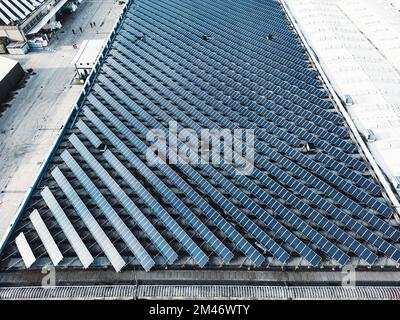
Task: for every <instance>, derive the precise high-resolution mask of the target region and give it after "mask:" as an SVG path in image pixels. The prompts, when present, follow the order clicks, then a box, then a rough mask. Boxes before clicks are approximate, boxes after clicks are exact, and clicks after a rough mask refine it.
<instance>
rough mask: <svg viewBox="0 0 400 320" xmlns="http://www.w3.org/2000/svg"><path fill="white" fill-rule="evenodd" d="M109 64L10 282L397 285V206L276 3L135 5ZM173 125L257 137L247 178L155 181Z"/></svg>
mask: <svg viewBox="0 0 400 320" xmlns="http://www.w3.org/2000/svg"><path fill="white" fill-rule="evenodd" d="M104 57H105V58H104V60H103V61H102V63H101V67H100V68H96V69H95V70H96V72H95V73H94V74H92V75H91V76H90V77H89V83H88V85H87V87H86V88H87V89H88V90H85V96H84V98H83V99H80V100H79V101H78V103H77V108H78V110H79V111H77V112H76V113H75V114H73V115H71V118H70V121H69V123H68V125H67V126H66V128H65V130H64V131H63V134H62V136H61V138H60V140H59V143H58V145H57V147H56V148H55V150H54V152H53V154H52V157H51V158H50V159H49V162H48V164H47V165H46V167H45V168H46V169H45V170H44V171H43V174H42V175H41V177H40V179H39V180H38V181H37V183H36V184H35V187H34V188H33V191H32V193H31V195H30V196H29V198H28V199H27V201H26V203H25V205H24V206H23V207H22V209H21V211H20V214H19V216H18V219H17V220H18V221H17V222H16V224H15V225H14V227H13V229H12V231H11V233H10V234H9V236H8V238H7V241H6V245H5V246H4V247H3V250H2V253H1V256H0V270H2V271H3V273H2V277H3V278H2V279H3V281H5V280H4V277H5V275H6V274H7V272H13V277H14V278H13V279H17V278H18V276H20V277H25V276H26V277H28V278H30V277H33V274H32V272H35V270H36V271H39V273H40V270H41V268H42V267H44V266H48V265H55V264H56V265H57V270H58V275H57V279H61V278H62V277H63V276H62V273H63V272H66V273H65V275H66V278H65V279H70V281H72V279H73V278H75V279H77V278H79V279H80V280H78V282H79V281H80V282H81V283H83V284H84V283H85V281H86V280H87V281H90V279H96V283H102V282H103V281H104V282H107V281H111V280H112V281H113V283H115V282H118V279H120V280H121V281H122V279H125V280H126V279H127V278H124V277H131V276H132V273H129V270H138V272H141V270H146V271H149V272H148V273H147V274H148V276H147V277H148V278H147V280H148V281H152V280H151V277H152V275H154V277H155V278H154V279H156V278H157V279H158V280H157V281H159V282H162V281H168V277H167V276H166V274H164V273H163V272H164V269H166V268H168V269H173V270H177V272H182V276H183V275H185V276H188V274H191V273H190V272H194V273H196V272H197V271H200V270H218V272H216V274H218V276H217V277H218V281H224V279H229V270H232V269H234V270H248V269H253V270H256V271H260V272H263V271H266V270H282V268H289V269H291V270H298V269H300V270H303V271H304V269H305V270H310V269H311V270H314V271H319V270H325V271H326V269H327V268H328V269H332V268H335V267H336V268H337V267H341V266H343V265H352V266H354V267H357V268H360V269H363V268H365V269H367V267H368V268H369V267H379V268H381V267H382V268H384V269H385V270H386V271H392V270H393V271H395V270H396V267H398V265H399V262H400V248H399V239H400V230H399V228H398V225H397V224H396V221H395V220H394V218H393V214H394V210H393V207H392V205H391V203H389V201H388V200H387V195H386V194H385V191H384V189H383V188H382V186H381V185H380V182H379V181H378V180H377V179H376V178H375V174H374V172H373V171H372V170H371V167H370V164H369V163H368V162H367V161H366V160H365V157H364V155H363V154H362V152H361V151H360V150H361V149H360V147H359V146H358V145H357V143H356V142H355V139H354V137H353V136H352V134H351V132H350V130H349V128H348V127H347V125H346V123H345V121H344V118H343V116H342V115H341V114H340V113H339V112H338V109H337V108H336V106H335V103H334V101H333V100H332V98H331V97H330V94H329V92H328V90H327V89H326V87H325V85H324V83H323V82H322V81H321V78H320V75H319V73H318V71H317V70H316V69H315V67H314V65H313V63H312V62H311V60H310V58H309V56H308V54H307V52H306V50H305V48H304V46H303V45H302V43H301V41H300V38H299V37H298V35H297V34H296V32H295V31H294V28H293V26H292V24H291V23H290V21H289V20H288V18H287V16H286V14H285V11H284V10H283V8H282V7H281V5H280V3H279V2H277V1H272V0H269V1H262V2H258V1H252V2H249V1H244V0H239V1H237V0H236V1H230V0H228V1H227V0H224V1H222V0H218V1H215V0H212V1H211V0H190V1H189V0H179V1H178V0H162V1H159V0H158V1H155V0H140V1H135V3H130V4H128V5H127V9H126V11H125V14H124V16H123V18H122V20H121V23H119V24H117V26H116V30H115V32H114V33H113V34H112V37H111V41H110V42H109V45H108V46H107V48H106V49H105V51H104ZM171 121H176V122H177V123H178V124H179V127H178V128H179V129H182V128H191V129H193V130H194V131H195V132H197V133H198V132H200V131H201V129H202V128H210V129H229V130H232V131H233V130H235V129H243V128H244V129H253V130H254V132H255V135H256V136H255V143H254V146H255V150H254V168H253V169H252V170H251V173H250V174H249V175H243V174H238V170H237V169H238V168H237V167H235V166H233V165H230V164H223V165H217V164H215V165H194V166H191V165H187V164H182V163H180V162H178V163H176V164H171V163H170V162H169V163H168V164H156V165H155V166H152V165H151V164H150V163H149V161H148V160H149V158H148V153H147V152H148V150H149V149H148V146H149V143H148V142H149V141H148V138H149V136H150V134H151V133H154V131H151V130H152V129H158V130H159V132H164V133H165V132H166V131H167V130H168V129H169V127H170V126H171V123H172V122H171ZM235 139H237V138H235ZM152 141H153V142H154V141H156V140H154V139H153V140H152ZM178 144H179V143H178ZM171 152H172V151H171V150H169V155H170V156H171V155H172V153H171ZM146 155H147V156H146ZM21 233H23V234H24V236H25V238H26V239H27V242H28V244H29V246H30V248H31V250H32V252H33V254H34V256H35V258H36V261H35V262H34V263H33V264H32V266H31V267H30V268H29V270H26V266H25V265H24V263H23V259H22V257H21V252H19V250H18V248H17V246H16V244H15V238H16V237H17V236H19V235H20V234H21ZM59 253H61V254H62V256H63V259H62V260H61V261H60V262H59V259H58V256H59ZM85 269H86V270H85ZM101 270H106V273H103V272H101ZM187 270H191V271H190V272H188V273H185V271H187ZM115 271H119V273H115ZM125 271H127V273H125ZM220 272H222V273H223V272H226V276H223V275H221V273H220ZM293 272H296V271H293ZM72 273H73V275H72ZM16 274H17V275H18V276H16V277H15V275H16ZM85 274H86V275H87V276H85ZM106 274H107V275H106ZM138 274H140V273H138ZM313 274H314V273H313ZM381 275H382V273H381ZM385 276H386V275H385ZM135 277H136V276H135ZM143 277H146V276H143ZM242 277H244V278H243V279H245V278H246V272H244V273H243V275H242ZM249 277H250V274H249ZM388 277H389V278H390V275H389V276H388ZM32 279H33V278H32ZM154 279H153V281H154ZM162 279H164V280H162ZM234 279H236V278H234ZM260 279H261V278H260ZM231 280H232V279H231ZM248 280H249V279H247V280H246V281H248ZM66 281H68V280H66ZM132 281H133V280H132ZM200 281H201V280H200ZM289 281H290V280H289ZM319 281H321V282H325V281H326V282H327V281H329V276H328V277H327V278H324V279H322V278H321V280H319Z"/></svg>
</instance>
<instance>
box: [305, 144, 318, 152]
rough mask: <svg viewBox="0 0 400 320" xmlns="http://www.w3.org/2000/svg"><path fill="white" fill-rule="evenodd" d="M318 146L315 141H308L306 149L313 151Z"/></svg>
mask: <svg viewBox="0 0 400 320" xmlns="http://www.w3.org/2000/svg"><path fill="white" fill-rule="evenodd" d="M316 147H317V146H316V145H315V143H314V142H306V144H305V145H304V150H306V151H307V152H312V151H315V149H316Z"/></svg>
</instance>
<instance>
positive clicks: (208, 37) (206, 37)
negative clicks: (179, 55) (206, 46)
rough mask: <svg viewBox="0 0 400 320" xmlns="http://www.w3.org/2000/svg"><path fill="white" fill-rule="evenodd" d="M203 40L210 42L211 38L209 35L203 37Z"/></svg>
mask: <svg viewBox="0 0 400 320" xmlns="http://www.w3.org/2000/svg"><path fill="white" fill-rule="evenodd" d="M201 38H202V39H203V40H206V41H208V40H210V36H209V35H208V34H205V35H203V36H202V37H201Z"/></svg>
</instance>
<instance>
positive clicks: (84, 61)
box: [72, 39, 105, 69]
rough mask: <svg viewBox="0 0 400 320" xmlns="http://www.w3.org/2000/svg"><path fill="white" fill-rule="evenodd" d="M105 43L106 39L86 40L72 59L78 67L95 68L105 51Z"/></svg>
mask: <svg viewBox="0 0 400 320" xmlns="http://www.w3.org/2000/svg"><path fill="white" fill-rule="evenodd" d="M104 45H105V40H104V39H96V40H84V41H83V42H82V43H81V45H80V47H79V51H78V53H77V54H76V55H75V57H74V59H73V60H72V64H74V65H75V66H76V67H77V68H88V69H91V68H93V67H94V65H95V64H96V62H97V60H98V58H99V55H100V54H101V52H102V51H103V47H104Z"/></svg>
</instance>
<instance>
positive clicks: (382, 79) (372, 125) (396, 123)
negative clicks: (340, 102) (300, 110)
mask: <svg viewBox="0 0 400 320" xmlns="http://www.w3.org/2000/svg"><path fill="white" fill-rule="evenodd" d="M285 2H286V3H287V4H288V6H289V8H290V10H291V12H292V14H293V15H294V17H295V19H296V20H297V23H298V25H299V26H300V28H301V29H302V31H303V33H304V35H305V37H306V39H307V42H308V43H309V45H310V46H311V47H312V48H313V50H314V52H315V53H316V55H317V56H318V58H319V61H320V63H321V65H322V67H323V69H324V71H325V72H326V74H327V76H328V78H329V79H330V81H331V82H332V85H333V86H334V88H335V90H336V91H337V92H338V94H339V95H340V96H341V97H344V96H345V95H350V96H351V97H352V99H353V101H354V104H353V105H352V106H348V107H347V111H348V113H349V114H350V116H351V118H352V119H353V121H354V123H355V124H356V126H357V128H358V130H359V131H360V132H364V131H365V130H367V129H372V130H373V132H374V133H375V135H376V141H374V142H371V143H368V147H369V149H370V151H371V153H372V155H373V156H374V158H375V159H376V161H377V163H378V165H379V166H380V167H381V169H382V170H383V171H384V173H385V174H386V176H387V177H388V180H389V181H390V180H391V179H392V178H393V177H396V176H399V175H400V165H399V161H398V159H399V157H400V138H399V137H400V120H399V119H400V109H399V108H398V105H399V103H400V86H399V84H400V36H399V32H398V30H399V27H400V12H399V10H400V3H399V1H391V0H363V1H359V0H346V1H338V0H333V1H332V0H322V1H313V0H303V1H293V0H285Z"/></svg>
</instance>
